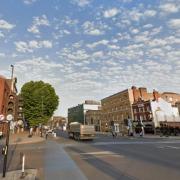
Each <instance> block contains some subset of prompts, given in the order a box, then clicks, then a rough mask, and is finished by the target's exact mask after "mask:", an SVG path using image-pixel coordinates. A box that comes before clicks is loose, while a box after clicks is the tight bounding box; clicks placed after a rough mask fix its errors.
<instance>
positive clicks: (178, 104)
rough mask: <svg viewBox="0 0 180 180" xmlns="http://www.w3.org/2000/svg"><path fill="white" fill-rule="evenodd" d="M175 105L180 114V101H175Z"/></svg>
mask: <svg viewBox="0 0 180 180" xmlns="http://www.w3.org/2000/svg"><path fill="white" fill-rule="evenodd" d="M175 106H176V107H177V108H178V111H179V115H180V101H178V102H176V103H175Z"/></svg>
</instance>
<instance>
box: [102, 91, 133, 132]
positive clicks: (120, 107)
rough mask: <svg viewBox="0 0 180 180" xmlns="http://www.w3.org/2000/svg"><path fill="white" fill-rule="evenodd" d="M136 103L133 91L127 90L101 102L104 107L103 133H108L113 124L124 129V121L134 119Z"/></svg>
mask: <svg viewBox="0 0 180 180" xmlns="http://www.w3.org/2000/svg"><path fill="white" fill-rule="evenodd" d="M133 102H134V97H133V91H132V89H126V90H124V91H121V92H119V93H116V94H114V95H111V96H109V97H106V98H104V99H102V100H101V105H102V116H101V117H102V119H101V129H102V131H108V130H109V128H110V126H111V122H112V121H113V122H114V123H116V124H119V126H120V129H121V128H123V127H122V126H123V125H124V119H127V118H128V117H130V118H133V114H132V107H131V105H132V103H133Z"/></svg>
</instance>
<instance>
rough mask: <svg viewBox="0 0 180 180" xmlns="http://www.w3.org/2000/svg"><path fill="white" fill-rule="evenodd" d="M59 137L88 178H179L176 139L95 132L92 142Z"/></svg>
mask: <svg viewBox="0 0 180 180" xmlns="http://www.w3.org/2000/svg"><path fill="white" fill-rule="evenodd" d="M58 135H59V136H61V137H63V139H64V143H65V144H64V146H65V150H66V151H67V152H68V154H69V155H70V156H71V158H72V159H73V160H74V161H75V162H76V164H77V165H78V166H79V167H80V169H81V170H82V171H83V173H84V174H85V175H86V177H87V178H88V179H93V180H94V179H104V180H105V179H121V180H122V179H124V180H126V179H127V180H130V179H133V180H134V179H141V180H152V179H153V180H166V179H167V180H169V179H171V180H179V179H180V171H179V170H180V140H175V139H169V138H128V137H123V138H122V137H118V138H117V139H113V138H112V137H111V136H102V135H101V136H98V137H97V139H95V140H94V141H93V142H89V141H88V142H73V141H72V140H68V139H67V134H66V133H62V132H58Z"/></svg>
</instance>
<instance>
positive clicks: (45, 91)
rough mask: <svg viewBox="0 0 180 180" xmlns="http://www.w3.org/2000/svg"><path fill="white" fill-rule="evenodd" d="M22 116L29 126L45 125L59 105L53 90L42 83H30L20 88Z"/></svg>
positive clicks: (48, 85)
mask: <svg viewBox="0 0 180 180" xmlns="http://www.w3.org/2000/svg"><path fill="white" fill-rule="evenodd" d="M21 96H22V98H23V102H24V116H25V119H26V120H27V121H28V122H29V124H30V126H38V125H39V124H40V123H41V124H46V123H47V121H48V120H49V119H50V117H51V116H52V115H53V113H54V111H55V110H56V109H57V107H58V104H59V97H58V96H57V95H56V92H55V90H54V88H53V87H52V86H51V85H50V84H48V83H44V82H43V81H30V82H28V83H25V84H24V85H23V87H22V88H21Z"/></svg>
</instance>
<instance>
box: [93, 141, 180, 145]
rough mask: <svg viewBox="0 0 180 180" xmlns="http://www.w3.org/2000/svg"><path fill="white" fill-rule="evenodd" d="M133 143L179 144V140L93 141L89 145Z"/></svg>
mask: <svg viewBox="0 0 180 180" xmlns="http://www.w3.org/2000/svg"><path fill="white" fill-rule="evenodd" d="M118 144H122V145H126V144H127V145H131V144H132V145H133V144H180V141H155V142H153V141H146V142H145V141H131V142H129V141H125V142H95V143H92V144H91V145H118Z"/></svg>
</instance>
